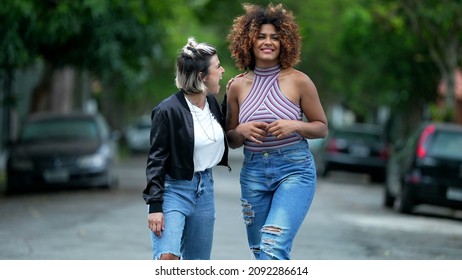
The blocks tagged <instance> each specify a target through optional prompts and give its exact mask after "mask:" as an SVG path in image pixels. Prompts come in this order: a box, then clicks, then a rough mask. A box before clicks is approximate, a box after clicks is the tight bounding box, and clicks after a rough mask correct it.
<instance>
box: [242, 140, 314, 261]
mask: <svg viewBox="0 0 462 280" xmlns="http://www.w3.org/2000/svg"><path fill="white" fill-rule="evenodd" d="M240 183H241V202H242V212H243V217H244V222H245V225H246V228H247V240H248V243H249V247H250V249H251V251H252V252H253V254H254V256H255V258H256V259H257V260H271V259H277V260H288V259H290V251H291V249H292V244H293V241H294V238H295V235H296V234H297V232H298V230H299V228H300V226H301V225H302V223H303V220H304V219H305V216H306V214H307V213H308V209H309V208H310V205H311V202H312V200H313V197H314V193H315V189H316V168H315V164H314V160H313V156H312V154H311V152H310V150H309V148H308V144H307V142H306V141H305V140H302V141H300V142H298V143H296V144H293V145H290V146H288V147H284V148H281V149H274V150H269V151H267V152H258V153H256V152H250V151H248V150H246V149H244V163H243V166H242V169H241V175H240Z"/></svg>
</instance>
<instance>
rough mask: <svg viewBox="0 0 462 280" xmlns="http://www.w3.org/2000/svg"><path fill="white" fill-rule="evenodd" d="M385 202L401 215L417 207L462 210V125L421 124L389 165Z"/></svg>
mask: <svg viewBox="0 0 462 280" xmlns="http://www.w3.org/2000/svg"><path fill="white" fill-rule="evenodd" d="M395 202H396V203H395ZM383 203H384V206H385V207H387V208H392V207H393V206H395V204H396V206H397V209H398V211H399V212H401V213H412V211H413V209H414V206H416V205H418V204H430V205H436V206H443V207H449V208H454V209H462V126H461V125H456V124H448V123H426V124H423V125H421V126H420V127H419V128H418V129H417V130H416V131H415V132H414V133H413V134H412V135H411V136H410V137H409V139H408V140H407V142H406V143H405V145H404V146H403V147H402V148H399V149H397V151H396V152H395V153H394V154H393V155H392V157H391V158H390V160H389V162H388V166H387V178H386V183H385V190H384V199H383Z"/></svg>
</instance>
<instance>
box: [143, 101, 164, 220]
mask: <svg viewBox="0 0 462 280" xmlns="http://www.w3.org/2000/svg"><path fill="white" fill-rule="evenodd" d="M151 120H152V125H151V134H150V141H151V148H150V149H149V154H148V159H147V165H146V180H147V185H146V188H145V189H144V191H143V198H144V200H145V201H146V204H148V205H149V213H154V212H162V203H163V201H164V198H163V197H164V189H165V188H164V182H165V173H166V172H165V167H166V165H167V164H168V159H169V156H170V141H169V131H168V127H169V125H168V118H167V116H166V112H165V111H164V110H162V109H161V108H159V107H156V108H154V109H153V111H152V114H151Z"/></svg>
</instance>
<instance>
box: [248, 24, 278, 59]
mask: <svg viewBox="0 0 462 280" xmlns="http://www.w3.org/2000/svg"><path fill="white" fill-rule="evenodd" d="M280 52H281V41H280V40H279V35H278V34H277V32H276V27H274V25H272V24H262V25H261V26H260V32H259V33H258V36H257V39H256V40H255V42H254V43H253V53H254V55H255V65H256V67H262V68H265V67H272V66H275V65H276V64H278V63H279V53H280Z"/></svg>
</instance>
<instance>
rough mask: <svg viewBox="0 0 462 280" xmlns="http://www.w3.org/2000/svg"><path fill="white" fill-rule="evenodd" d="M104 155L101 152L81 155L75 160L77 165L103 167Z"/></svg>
mask: <svg viewBox="0 0 462 280" xmlns="http://www.w3.org/2000/svg"><path fill="white" fill-rule="evenodd" d="M105 163H106V157H105V156H103V155H101V154H95V155H89V156H83V157H81V158H79V159H78V160H77V165H78V166H79V167H81V168H94V167H103V166H104V164H105Z"/></svg>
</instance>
